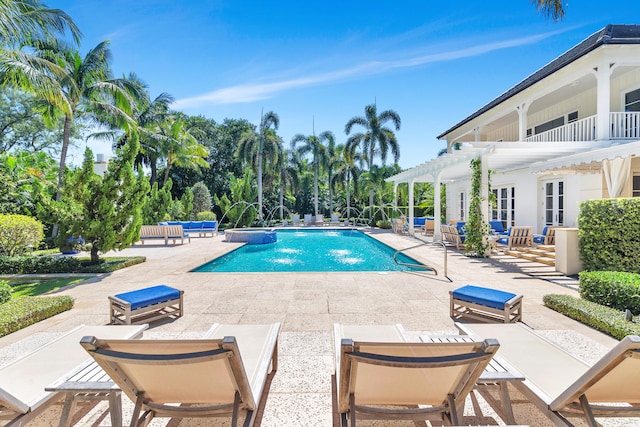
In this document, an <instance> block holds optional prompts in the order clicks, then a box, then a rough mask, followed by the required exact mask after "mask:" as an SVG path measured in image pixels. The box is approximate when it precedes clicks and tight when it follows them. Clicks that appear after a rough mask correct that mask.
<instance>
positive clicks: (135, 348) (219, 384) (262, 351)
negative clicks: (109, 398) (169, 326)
mask: <svg viewBox="0 0 640 427" xmlns="http://www.w3.org/2000/svg"><path fill="white" fill-rule="evenodd" d="M279 331H280V324H279V323H274V324H268V325H214V326H213V327H212V328H211V329H210V331H209V332H208V333H207V335H206V336H205V337H206V339H199V340H198V339H196V340H139V341H132V340H129V341H124V340H108V339H102V338H96V337H95V336H91V337H84V338H83V339H82V342H81V344H82V346H83V347H84V348H85V349H86V350H87V351H88V352H89V354H91V356H92V357H93V358H94V359H95V360H96V361H97V362H98V363H99V364H100V366H102V368H103V369H104V370H105V371H106V372H107V373H108V374H109V375H110V376H111V378H112V379H113V381H114V382H115V383H116V384H117V385H118V386H120V387H121V388H122V391H123V392H124V393H125V394H126V395H127V396H128V397H129V398H130V399H131V400H133V401H134V402H135V409H134V412H133V416H132V420H133V421H132V424H131V425H132V426H133V425H147V423H148V422H149V421H151V419H153V418H154V417H156V416H158V417H172V418H185V417H220V416H227V417H231V418H232V422H231V425H233V426H236V425H238V419H239V417H240V416H241V414H244V422H243V423H242V425H244V426H251V425H253V423H254V419H255V415H256V412H257V409H258V404H259V402H260V399H261V396H262V393H263V392H264V386H265V383H266V380H267V375H268V374H269V369H270V368H271V373H274V372H275V371H276V369H277V360H278V359H277V354H278V353H277V342H278V333H279ZM142 411H144V412H142ZM141 412H142V415H140V414H141ZM135 420H137V423H134V422H135Z"/></svg>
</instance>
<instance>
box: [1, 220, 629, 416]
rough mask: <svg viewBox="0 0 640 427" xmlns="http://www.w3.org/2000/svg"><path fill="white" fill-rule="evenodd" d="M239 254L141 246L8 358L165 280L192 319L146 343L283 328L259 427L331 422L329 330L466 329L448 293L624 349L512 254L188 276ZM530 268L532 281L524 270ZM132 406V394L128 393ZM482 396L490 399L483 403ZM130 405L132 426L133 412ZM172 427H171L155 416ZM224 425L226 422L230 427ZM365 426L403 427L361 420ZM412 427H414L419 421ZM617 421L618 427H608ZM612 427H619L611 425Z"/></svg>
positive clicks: (565, 287)
mask: <svg viewBox="0 0 640 427" xmlns="http://www.w3.org/2000/svg"><path fill="white" fill-rule="evenodd" d="M375 237H376V238H378V239H379V240H381V241H383V242H385V243H387V244H388V245H390V246H392V247H394V248H398V249H400V248H407V247H410V246H414V245H416V243H418V241H417V240H415V239H412V238H409V237H406V236H398V235H395V234H393V233H391V232H376V233H375ZM234 247H236V244H233V243H226V242H223V237H222V236H218V237H215V238H192V239H191V244H185V245H177V246H169V247H165V246H151V245H148V244H147V245H144V246H141V245H137V246H135V247H133V248H130V249H126V250H125V251H122V252H119V254H120V255H125V256H132V255H144V256H146V257H147V262H145V263H143V264H140V265H136V266H133V267H130V268H127V269H124V270H120V271H116V272H114V273H112V274H107V275H103V276H99V277H95V278H93V279H91V280H87V281H85V282H83V283H82V284H79V285H73V286H70V287H68V288H65V289H64V290H61V291H59V292H58V293H60V294H65V295H70V296H72V297H73V298H74V299H75V306H74V308H73V309H72V310H70V311H68V312H65V313H62V314H60V315H57V316H55V317H53V318H51V319H48V320H46V321H43V322H40V323H38V324H37V325H33V326H31V327H28V328H26V329H23V330H21V331H19V332H16V333H14V334H11V335H9V336H7V337H3V338H2V339H0V362H6V361H8V360H11V359H12V358H14V357H16V356H18V355H20V354H23V353H24V352H25V351H28V350H29V349H31V348H34V347H36V346H38V345H40V344H41V343H43V342H46V341H49V340H50V339H52V338H53V337H55V336H57V335H59V334H61V333H62V332H64V331H67V330H69V329H71V328H73V327H74V326H77V325H80V324H96V325H99V324H106V323H107V322H108V320H109V319H108V304H107V296H108V295H112V294H116V293H120V292H126V291H130V290H134V289H139V288H142V287H146V286H151V285H156V284H166V285H169V286H173V287H176V288H180V289H183V290H184V291H185V307H186V308H185V315H184V316H183V317H182V318H180V319H177V320H175V321H171V322H165V323H162V324H157V325H152V327H151V328H150V329H149V331H148V332H146V333H145V338H160V337H162V338H165V337H170V338H194V337H199V336H201V335H202V334H203V333H204V332H205V331H206V330H207V329H208V328H209V326H210V325H211V324H213V323H247V324H250V323H268V322H281V323H282V332H281V336H280V345H279V350H280V351H279V354H280V359H279V360H280V362H279V370H278V372H277V373H276V375H275V377H274V379H273V382H272V384H271V387H270V393H269V396H268V399H267V403H266V406H265V408H264V415H263V417H262V426H331V425H332V424H333V417H332V394H331V375H332V373H333V369H334V368H333V344H332V325H333V324H334V323H337V322H339V323H345V324H395V323H400V324H402V325H403V326H404V328H405V329H406V330H408V331H409V333H410V334H411V336H413V337H416V338H417V337H418V336H419V335H420V334H424V333H433V334H443V333H457V330H456V329H455V327H454V324H453V321H452V320H451V319H450V318H449V290H451V289H454V288H456V287H459V286H461V285H464V284H467V283H472V284H476V285H480V286H486V287H493V288H498V289H502V290H505V291H510V292H513V293H522V294H524V296H525V298H524V321H525V323H527V324H528V325H529V326H531V327H533V328H535V329H536V330H540V331H541V332H542V333H544V334H545V335H547V336H549V337H550V338H552V339H556V340H558V341H561V342H562V343H563V345H565V346H566V347H567V348H568V350H570V351H571V352H573V353H575V354H577V355H579V356H581V357H583V358H585V359H587V360H590V361H594V360H596V359H597V358H598V357H599V356H600V355H601V354H603V353H604V352H606V351H607V349H609V348H610V347H612V346H613V345H614V344H615V342H616V341H615V340H614V339H613V338H610V337H608V336H606V335H604V334H601V333H599V332H597V331H594V330H593V329H591V328H589V327H586V326H584V325H582V324H580V323H578V322H575V321H573V320H571V319H568V318H566V317H564V316H562V315H560V314H558V313H556V312H554V311H552V310H549V309H547V308H546V307H544V306H543V304H542V298H543V296H544V295H546V294H549V293H562V294H571V295H577V292H576V290H575V286H576V281H575V280H573V279H571V278H566V277H563V276H558V275H557V274H555V272H553V269H552V268H550V267H547V266H543V265H541V264H534V263H531V262H527V261H522V260H515V259H513V258H508V257H496V258H497V259H489V260H480V259H472V258H467V257H465V256H463V255H462V254H460V253H457V252H455V251H449V256H448V276H449V277H450V278H451V280H452V281H451V282H450V281H449V280H447V279H446V278H445V277H444V276H443V267H444V257H443V252H444V251H443V249H442V248H439V247H438V246H435V245H426V246H421V247H419V248H416V249H412V250H410V251H409V252H408V254H409V255H411V256H412V257H414V258H415V259H417V260H419V261H421V262H423V263H425V264H428V265H431V266H433V267H435V268H436V269H437V270H438V272H439V275H437V276H435V275H433V274H427V273H396V272H392V273H391V272H390V273H243V274H239V273H192V272H190V270H191V269H193V268H194V267H197V266H198V265H200V264H202V263H204V262H206V261H209V260H211V259H212V258H214V257H216V256H218V255H220V254H222V253H224V252H227V251H229V250H231V249H233V248H234ZM525 272H526V274H525ZM123 398H124V400H125V401H126V400H127V399H126V397H123ZM479 400H481V399H479ZM124 403H125V405H124V406H125V414H124V420H125V422H128V420H129V418H130V417H129V413H130V412H129V411H131V404H130V403H129V402H124ZM479 405H480V408H481V409H482V411H483V413H482V414H481V415H479V416H472V414H473V412H472V411H471V407H469V408H467V409H468V410H466V411H465V415H469V416H465V419H464V423H463V424H464V425H468V424H472V423H474V424H482V425H498V424H500V423H501V421H500V419H499V418H496V417H495V414H493V413H492V411H491V410H490V408H488V407H487V406H486V405H484V404H483V403H482V401H480V402H479ZM514 409H515V415H516V420H517V421H518V423H521V424H530V425H534V426H546V425H550V424H549V422H548V421H547V420H546V418H544V416H543V415H542V414H540V413H539V412H538V411H536V410H535V409H533V407H532V405H530V404H526V403H523V404H516V405H515V407H514ZM103 410H104V407H102V406H100V405H99V406H98V407H97V409H96V410H94V411H91V412H90V413H88V414H86V415H85V416H84V418H82V420H81V421H80V423H79V424H78V425H108V423H109V417H108V416H106V417H104V414H102V413H101V411H103ZM37 425H47V426H48V425H57V421H56V420H55V414H53V415H52V413H49V414H48V415H46V416H43V417H41V419H40V420H39V422H38V423H37ZM151 425H152V426H164V425H166V420H160V419H159V420H154V421H153V422H152V424H151ZM170 425H181V426H187V425H189V426H191V425H212V423H211V421H210V420H206V421H203V420H200V421H194V420H184V421H182V422H180V423H177V422H175V423H174V422H172V423H170ZM215 425H227V424H226V421H221V422H220V423H218V422H217V421H216V424H215ZM363 425H365V426H367V425H376V426H377V425H403V424H401V423H392V424H385V423H382V424H380V423H363ZM406 425H412V426H413V425H414V424H413V423H410V424H406ZM607 425H609V424H607ZM612 425H615V424H612Z"/></svg>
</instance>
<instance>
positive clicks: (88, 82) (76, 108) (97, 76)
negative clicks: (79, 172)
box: [36, 41, 137, 200]
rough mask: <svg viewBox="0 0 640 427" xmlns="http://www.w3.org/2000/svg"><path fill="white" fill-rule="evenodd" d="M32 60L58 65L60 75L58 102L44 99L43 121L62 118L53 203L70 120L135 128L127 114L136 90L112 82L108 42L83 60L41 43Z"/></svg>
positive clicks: (125, 83)
mask: <svg viewBox="0 0 640 427" xmlns="http://www.w3.org/2000/svg"><path fill="white" fill-rule="evenodd" d="M36 47H37V48H38V50H37V51H36V56H38V57H39V58H44V59H46V60H48V61H50V62H56V63H58V64H60V67H61V68H62V70H63V71H64V75H63V76H60V77H58V78H57V83H58V85H59V90H60V92H59V93H60V95H61V96H60V99H45V100H44V101H45V102H46V106H45V108H46V111H45V115H44V117H45V119H46V120H47V121H48V122H49V123H51V124H53V123H55V121H56V120H57V119H58V118H59V117H61V116H62V117H64V127H63V133H62V147H61V150H60V166H59V167H60V170H59V172H58V187H57V193H56V200H60V196H61V194H60V189H61V187H62V183H63V180H64V171H65V166H66V158H67V150H68V148H69V138H70V135H71V133H70V132H71V125H72V123H73V122H74V120H76V119H78V118H80V117H84V118H85V119H87V120H89V121H94V122H101V123H106V124H110V123H114V122H118V123H120V124H121V125H122V127H123V128H125V129H128V130H131V129H133V128H135V122H134V121H133V120H132V119H131V117H130V114H131V111H132V107H133V105H134V98H133V94H135V93H137V87H135V85H134V84H132V82H129V81H128V80H127V79H114V78H113V77H112V75H111V68H110V62H111V51H110V49H109V42H108V41H103V42H102V43H100V44H98V45H97V46H96V47H95V48H93V49H91V50H90V51H89V52H88V53H87V54H86V56H85V57H84V58H82V57H81V56H80V53H79V52H78V51H77V50H74V49H69V48H65V47H63V46H61V45H59V44H57V43H41V44H38V45H37V46H36Z"/></svg>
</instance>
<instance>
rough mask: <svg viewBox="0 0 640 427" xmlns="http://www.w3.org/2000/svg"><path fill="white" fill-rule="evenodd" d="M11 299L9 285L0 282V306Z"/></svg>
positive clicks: (3, 281)
mask: <svg viewBox="0 0 640 427" xmlns="http://www.w3.org/2000/svg"><path fill="white" fill-rule="evenodd" d="M10 299H11V285H9V282H7V281H6V280H0V304H4V303H5V302H7V301H9V300H10Z"/></svg>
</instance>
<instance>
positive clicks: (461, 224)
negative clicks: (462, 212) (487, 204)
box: [456, 221, 466, 235]
mask: <svg viewBox="0 0 640 427" xmlns="http://www.w3.org/2000/svg"><path fill="white" fill-rule="evenodd" d="M465 224H466V222H465V221H458V222H456V228H457V229H458V234H461V235H462V234H464V225H465Z"/></svg>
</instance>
